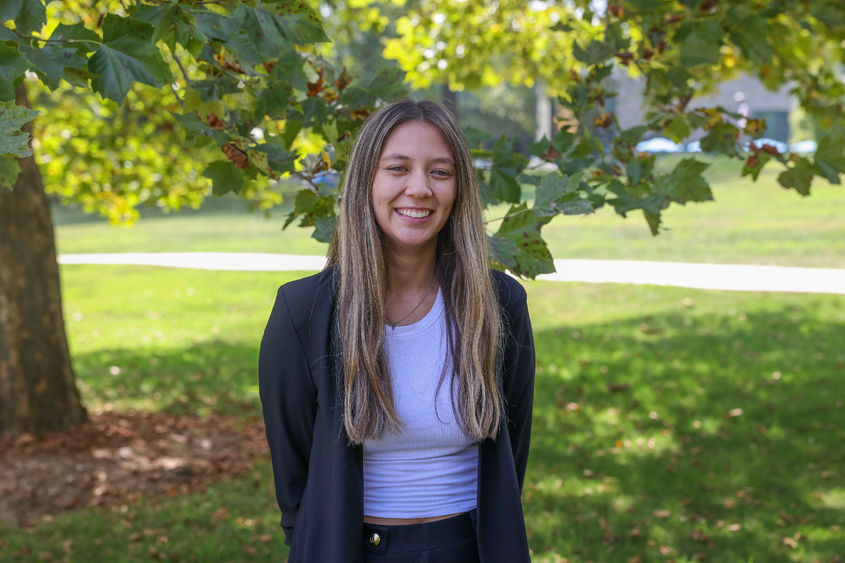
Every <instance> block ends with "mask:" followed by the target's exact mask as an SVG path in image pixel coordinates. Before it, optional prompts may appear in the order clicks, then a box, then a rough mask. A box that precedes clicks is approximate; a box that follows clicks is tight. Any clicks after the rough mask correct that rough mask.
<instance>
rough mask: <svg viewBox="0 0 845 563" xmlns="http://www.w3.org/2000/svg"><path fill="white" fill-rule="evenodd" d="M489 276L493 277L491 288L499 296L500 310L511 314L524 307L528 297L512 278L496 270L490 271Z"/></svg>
mask: <svg viewBox="0 0 845 563" xmlns="http://www.w3.org/2000/svg"><path fill="white" fill-rule="evenodd" d="M490 275H491V276H492V277H493V287H495V288H496V291H497V293H498V295H499V305H500V306H501V307H502V309H504V310H505V311H507V312H508V313H510V314H513V313H514V312H515V311H518V310H520V309H522V308H524V307H525V304H526V301H527V300H528V296H527V294H526V293H525V289H524V288H523V287H522V285H521V284H520V283H519V282H518V281H516V279H515V278H514V277H513V276H510V275H508V274H506V273H505V272H500V271H498V270H490Z"/></svg>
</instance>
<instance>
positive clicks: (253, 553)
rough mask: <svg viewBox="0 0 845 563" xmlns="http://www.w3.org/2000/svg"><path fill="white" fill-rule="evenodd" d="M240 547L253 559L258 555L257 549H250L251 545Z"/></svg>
mask: <svg viewBox="0 0 845 563" xmlns="http://www.w3.org/2000/svg"><path fill="white" fill-rule="evenodd" d="M242 547H243V548H244V551H246V552H247V553H249V554H250V555H252V556H253V557H255V556H256V555H258V550H257V549H255V548H254V547H252V546H251V545H244V546H242Z"/></svg>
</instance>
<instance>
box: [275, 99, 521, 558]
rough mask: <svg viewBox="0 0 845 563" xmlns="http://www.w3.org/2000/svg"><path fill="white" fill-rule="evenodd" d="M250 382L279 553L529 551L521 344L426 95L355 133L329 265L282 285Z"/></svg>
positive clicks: (451, 132) (516, 302) (448, 124)
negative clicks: (276, 516) (255, 391)
mask: <svg viewBox="0 0 845 563" xmlns="http://www.w3.org/2000/svg"><path fill="white" fill-rule="evenodd" d="M259 380H260V394H261V402H262V406H263V410H264V421H265V425H266V429H267V441H268V444H269V446H270V452H271V457H272V461H273V474H274V480H275V485H276V496H277V499H278V502H279V506H280V507H281V510H282V527H283V529H284V532H285V536H286V540H285V543H287V544H288V545H290V546H291V551H290V559H289V561H293V562H300V561H301V562H309V563H310V562H321V563H322V562H335V561H336V562H344V563H346V562H360V561H364V562H369V561H384V562H392V561H409V562H410V561H451V562H460V563H464V562H472V561H483V562H494V561H502V562H507V563H514V562H521V561H528V560H529V556H528V545H527V540H526V535H525V524H524V520H523V515H522V506H521V502H520V493H521V489H522V483H523V478H524V476H525V466H526V461H527V458H528V442H529V438H530V429H531V408H532V399H533V380H534V344H533V338H532V335H531V325H530V321H529V318H528V310H527V306H526V295H525V291H524V290H523V289H522V287H521V286H520V285H519V284H518V283H517V282H516V281H514V280H513V279H512V278H510V277H508V276H506V275H504V274H502V273H500V272H493V271H490V270H489V261H488V257H487V243H486V236H485V231H484V224H483V219H482V207H481V199H480V196H479V189H478V182H477V178H476V174H475V170H474V168H473V163H472V159H471V157H470V154H469V151H468V149H467V146H466V143H465V141H464V139H463V136H462V135H461V132H460V129H459V128H458V126H457V124H456V123H455V121H454V119H453V118H452V117H451V115H450V114H449V113H448V112H447V111H445V110H444V109H443V108H441V107H440V106H439V105H437V104H435V103H433V102H414V101H410V100H406V101H401V102H397V103H394V104H390V105H388V106H386V107H384V108H382V109H381V110H379V111H378V112H376V113H375V114H373V115H372V116H371V117H370V119H369V120H368V121H367V123H366V124H365V125H364V126H363V128H362V129H361V132H360V134H359V136H358V138H357V140H356V142H355V146H354V147H353V149H352V153H351V155H350V159H349V166H348V168H347V171H346V175H345V179H344V184H343V196H342V201H341V204H340V213H339V217H338V224H337V229H336V231H335V236H334V239H333V241H332V244H331V248H330V251H329V260H328V265H327V267H326V269H325V270H323V271H322V272H321V273H319V274H316V275H314V276H311V277H308V278H305V279H301V280H297V281H295V282H291V283H288V284H286V285H284V286H282V287H281V288H280V289H279V292H278V295H277V297H276V303H275V306H274V308H273V312H272V313H271V315H270V320H269V322H268V324H267V328H266V330H265V333H264V338H263V340H262V342H261V354H260V359H259Z"/></svg>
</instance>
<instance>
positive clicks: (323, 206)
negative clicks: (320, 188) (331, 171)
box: [282, 188, 334, 240]
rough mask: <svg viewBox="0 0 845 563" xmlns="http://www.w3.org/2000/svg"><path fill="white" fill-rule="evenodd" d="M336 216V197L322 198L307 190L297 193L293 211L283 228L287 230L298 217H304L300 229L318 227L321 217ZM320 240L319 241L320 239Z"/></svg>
mask: <svg viewBox="0 0 845 563" xmlns="http://www.w3.org/2000/svg"><path fill="white" fill-rule="evenodd" d="M333 214H334V197H333V196H321V195H318V194H316V193H314V191H313V190H311V189H308V188H305V189H302V190H299V191H298V192H296V199H295V200H294V203H293V211H291V212H290V213H289V214H288V217H287V219H286V220H285V224H284V225H283V226H282V228H287V226H288V225H290V224H291V223H292V222H293V221H294V220H295V219H296V218H297V217H300V216H301V217H302V220H301V221H300V222H299V226H300V227H308V226H311V225H316V221H317V220H318V219H320V218H321V217H328V216H330V215H333ZM318 240H319V239H318Z"/></svg>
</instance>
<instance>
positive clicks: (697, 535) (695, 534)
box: [687, 530, 710, 542]
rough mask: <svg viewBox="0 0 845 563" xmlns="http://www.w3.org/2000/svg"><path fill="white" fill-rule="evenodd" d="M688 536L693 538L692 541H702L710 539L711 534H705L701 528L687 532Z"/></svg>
mask: <svg viewBox="0 0 845 563" xmlns="http://www.w3.org/2000/svg"><path fill="white" fill-rule="evenodd" d="M687 537H688V538H689V539H691V540H692V541H701V542H707V541H710V536H708V535H707V534H705V533H704V532H702V531H701V530H693V531H692V532H690V533H689V534H687Z"/></svg>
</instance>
